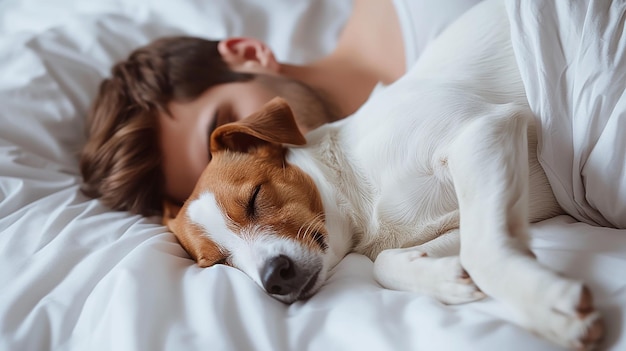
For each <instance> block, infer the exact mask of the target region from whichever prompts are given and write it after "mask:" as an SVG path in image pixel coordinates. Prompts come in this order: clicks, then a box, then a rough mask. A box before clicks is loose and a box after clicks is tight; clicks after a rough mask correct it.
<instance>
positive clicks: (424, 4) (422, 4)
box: [393, 0, 480, 71]
mask: <svg viewBox="0 0 626 351" xmlns="http://www.w3.org/2000/svg"><path fill="white" fill-rule="evenodd" d="M479 2H480V0H393V4H394V6H395V8H396V13H397V14H398V20H399V22H400V27H401V29H402V36H403V40H404V52H405V59H406V70H407V71H408V70H409V68H410V67H411V66H413V64H414V63H415V61H417V59H418V58H419V56H420V55H421V53H422V52H423V51H424V48H425V47H426V46H427V45H428V43H430V42H431V41H432V40H433V39H435V38H436V37H437V36H438V35H439V34H440V33H441V32H442V31H443V30H444V29H445V28H446V27H447V26H448V25H449V24H450V23H452V22H453V21H454V20H455V19H457V18H458V17H459V16H460V15H461V14H463V13H464V12H466V11H467V10H469V9H470V8H471V7H472V6H474V5H475V4H477V3H479Z"/></svg>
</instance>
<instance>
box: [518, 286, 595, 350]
mask: <svg viewBox="0 0 626 351" xmlns="http://www.w3.org/2000/svg"><path fill="white" fill-rule="evenodd" d="M545 297H546V299H545V300H544V301H543V303H541V302H539V303H538V304H537V305H535V306H533V307H532V308H531V309H530V311H529V313H528V314H527V321H526V323H527V324H528V325H527V327H528V328H529V329H531V330H533V331H535V332H537V333H539V334H541V335H542V336H544V337H546V338H547V339H550V340H552V341H554V342H556V343H558V344H560V345H562V346H565V347H567V348H569V349H573V350H593V349H595V348H596V347H597V346H598V344H599V343H600V342H601V341H602V338H603V336H604V324H603V321H602V319H601V317H600V314H599V313H598V311H596V310H595V308H594V306H593V297H592V294H591V291H590V290H589V288H587V287H586V286H585V285H583V284H582V283H578V282H573V281H569V280H564V281H563V282H559V283H558V284H555V286H552V287H550V288H549V289H546V294H545Z"/></svg>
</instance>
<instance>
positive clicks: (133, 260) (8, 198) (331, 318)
mask: <svg viewBox="0 0 626 351" xmlns="http://www.w3.org/2000/svg"><path fill="white" fill-rule="evenodd" d="M349 10H350V2H349V1H338V0H315V1H310V0H306V1H304V0H303V1H292V0H245V1H244V0H236V1H235V0H222V1H210V2H209V1H200V0H197V1H187V2H174V1H165V0H163V1H152V2H143V1H138V0H137V1H126V0H124V1H122V0H118V1H101V2H86V1H70V0H55V1H49V2H46V1H35V0H25V1H11V0H5V2H4V3H0V350H7V351H9V350H11V351H13V350H155V351H157V350H205V349H209V350H320V349H323V350H503V349H506V350H520V351H522V350H524V351H526V350H558V348H557V347H555V346H554V345H552V344H550V343H548V342H546V341H544V340H542V339H540V338H537V337H535V336H533V335H531V334H530V333H528V332H526V331H524V330H522V329H520V328H518V327H516V326H514V325H513V324H511V323H509V322H507V320H510V319H511V318H513V317H512V316H511V311H509V310H508V309H507V308H506V307H504V306H502V305H501V304H499V303H497V302H494V301H492V300H485V301H482V302H478V303H472V304H467V305H461V306H445V305H442V304H440V303H438V302H436V301H435V300H433V299H431V298H428V297H425V296H421V295H416V294H411V293H404V292H396V291H390V290H385V289H382V288H381V287H380V286H379V285H378V284H376V282H375V281H374V279H373V276H372V273H371V271H372V262H371V261H370V260H368V259H367V258H365V257H364V256H361V255H356V254H351V255H349V256H348V257H347V258H346V259H345V260H344V261H342V262H341V263H340V265H339V266H338V267H337V268H336V270H335V271H334V274H333V275H332V276H331V278H330V280H329V281H328V283H327V284H326V285H325V286H324V287H323V289H322V290H321V291H320V292H319V293H318V294H317V295H315V296H314V297H312V298H311V299H310V300H309V301H306V302H298V303H295V304H293V305H291V306H286V305H284V304H282V303H280V302H278V301H276V300H274V299H272V298H270V297H268V296H267V295H266V294H265V293H264V292H263V291H261V290H260V289H259V288H258V287H257V285H256V284H254V283H253V282H252V281H250V280H249V278H247V277H246V276H245V275H244V274H243V273H241V272H240V271H238V270H235V269H232V268H229V267H225V266H215V267H211V268H207V269H200V268H198V267H197V266H195V264H194V262H193V261H192V260H190V259H189V258H188V256H187V254H186V253H185V252H184V250H183V249H182V248H181V247H180V246H179V245H178V243H177V242H176V239H175V238H174V236H173V235H172V234H171V233H169V232H167V231H166V230H165V228H164V227H162V226H161V225H159V219H158V218H151V219H146V218H141V217H139V216H132V215H129V214H127V213H122V212H114V211H110V210H108V209H107V208H105V207H104V206H102V205H101V204H100V203H99V202H98V201H97V200H91V199H88V198H86V197H85V196H83V195H82V194H81V193H80V191H79V188H78V187H79V184H80V174H79V171H78V160H77V156H76V152H77V151H78V150H80V148H81V146H82V145H83V143H84V141H85V135H84V133H83V130H84V117H85V114H86V111H87V108H88V106H89V104H90V102H91V100H92V99H93V96H94V94H95V91H96V87H97V84H98V82H99V81H100V80H101V79H102V78H103V77H104V76H106V75H108V70H109V67H110V66H111V65H112V63H113V62H115V61H117V60H119V59H121V58H123V57H125V56H126V55H127V54H128V52H129V51H130V50H132V49H133V48H134V47H136V46H138V45H141V44H144V43H146V42H148V41H149V40H151V39H153V38H156V37H157V36H160V35H167V34H181V33H187V34H193V35H201V36H204V37H213V38H219V37H223V36H225V35H242V34H243V35H252V36H256V37H259V38H261V39H264V40H266V41H267V42H269V43H270V45H271V46H272V47H274V48H275V49H276V51H277V55H278V57H279V58H280V59H282V60H289V61H291V62H304V61H307V60H310V59H313V58H315V57H319V56H320V55H322V54H323V53H325V52H328V51H329V50H330V49H331V48H332V47H333V45H334V44H335V40H336V37H337V33H338V32H339V30H340V29H341V26H342V24H343V23H344V21H345V18H346V16H347V14H348V12H349ZM292 33H295V34H292ZM532 247H533V249H534V250H535V252H536V253H537V255H538V258H539V259H540V260H541V261H542V262H544V263H545V264H546V265H548V266H550V267H553V268H554V269H557V270H559V271H562V272H564V273H565V274H568V275H570V276H572V277H576V278H581V279H585V280H586V281H587V282H589V284H590V285H591V287H592V288H593V289H594V291H595V293H596V301H597V305H598V306H599V308H600V309H601V311H602V312H603V313H604V315H605V317H606V320H607V325H608V332H609V333H608V338H607V342H606V344H605V346H606V347H605V348H606V349H610V350H624V349H626V337H625V336H624V332H623V330H624V329H626V328H625V326H624V319H625V318H624V316H625V312H626V278H625V277H626V274H625V273H624V272H626V233H625V231H623V230H615V229H606V228H598V227H592V226H589V225H587V224H582V223H578V222H576V221H574V220H573V219H572V218H570V217H567V216H562V217H559V218H555V219H552V220H549V221H545V222H542V223H539V224H536V225H533V226H532ZM511 279H514V277H511Z"/></svg>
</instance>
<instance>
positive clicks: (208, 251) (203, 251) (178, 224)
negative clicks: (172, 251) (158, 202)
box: [163, 200, 224, 268]
mask: <svg viewBox="0 0 626 351" xmlns="http://www.w3.org/2000/svg"><path fill="white" fill-rule="evenodd" d="M181 210H182V207H181V206H179V205H178V204H176V203H174V202H171V201H169V200H165V201H163V225H165V226H167V229H168V230H169V231H171V232H172V233H174V236H176V239H177V240H178V242H179V243H180V245H181V246H182V247H183V248H184V249H185V251H187V253H188V254H189V256H191V258H193V259H194V260H195V261H196V264H197V265H198V266H200V267H203V268H204V267H210V266H212V265H214V264H216V263H219V262H220V261H221V260H223V259H224V255H223V254H222V251H221V250H220V249H219V247H217V246H216V245H215V244H214V243H213V242H212V241H211V240H210V239H209V238H208V237H207V236H206V235H203V233H202V230H201V229H200V228H199V227H198V226H195V225H191V224H189V223H186V222H185V220H184V219H181V218H179V217H178V212H180V211H181Z"/></svg>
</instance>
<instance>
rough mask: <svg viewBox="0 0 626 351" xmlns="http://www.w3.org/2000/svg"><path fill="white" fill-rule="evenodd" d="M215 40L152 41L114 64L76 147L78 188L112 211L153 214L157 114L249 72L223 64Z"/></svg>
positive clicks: (159, 183) (160, 184)
mask: <svg viewBox="0 0 626 351" xmlns="http://www.w3.org/2000/svg"><path fill="white" fill-rule="evenodd" d="M217 44H218V42H217V41H210V40H205V39H200V38H194V37H168V38H162V39H159V40H156V41H154V42H152V43H150V44H148V45H146V46H144V47H141V48H139V49H137V50H135V51H134V52H132V53H131V54H130V56H129V57H128V59H127V60H125V61H122V62H119V63H117V64H116V65H115V66H113V68H112V70H111V77H110V78H108V79H105V80H104V81H103V82H102V83H101V84H100V88H99V92H98V95H97V97H96V100H95V102H94V104H93V106H92V109H91V111H90V114H89V116H88V120H87V130H88V141H87V143H86V145H85V147H84V148H83V150H82V153H81V159H80V170H81V173H82V176H83V180H84V183H83V186H82V191H83V192H84V193H85V194H86V195H88V196H90V197H94V198H100V199H101V201H102V202H103V203H104V204H105V205H107V206H109V207H111V208H113V209H116V210H126V211H130V212H133V213H138V214H142V215H145V216H151V215H160V214H161V212H162V208H161V206H162V200H163V198H164V190H163V189H164V176H163V171H162V169H161V151H160V147H159V142H158V128H159V126H158V120H157V116H158V113H159V112H163V113H166V114H168V115H169V111H168V109H167V105H168V103H169V102H171V101H189V100H193V99H195V98H197V97H198V96H200V95H201V94H202V93H203V92H205V91H206V90H207V89H208V88H210V87H212V86H214V85H217V84H221V83H227V82H235V81H244V80H249V79H252V78H253V75H251V74H245V73H237V72H234V71H232V70H230V69H229V67H228V65H227V64H226V63H225V62H224V61H223V60H222V57H221V55H220V54H219V52H218V50H217Z"/></svg>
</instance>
